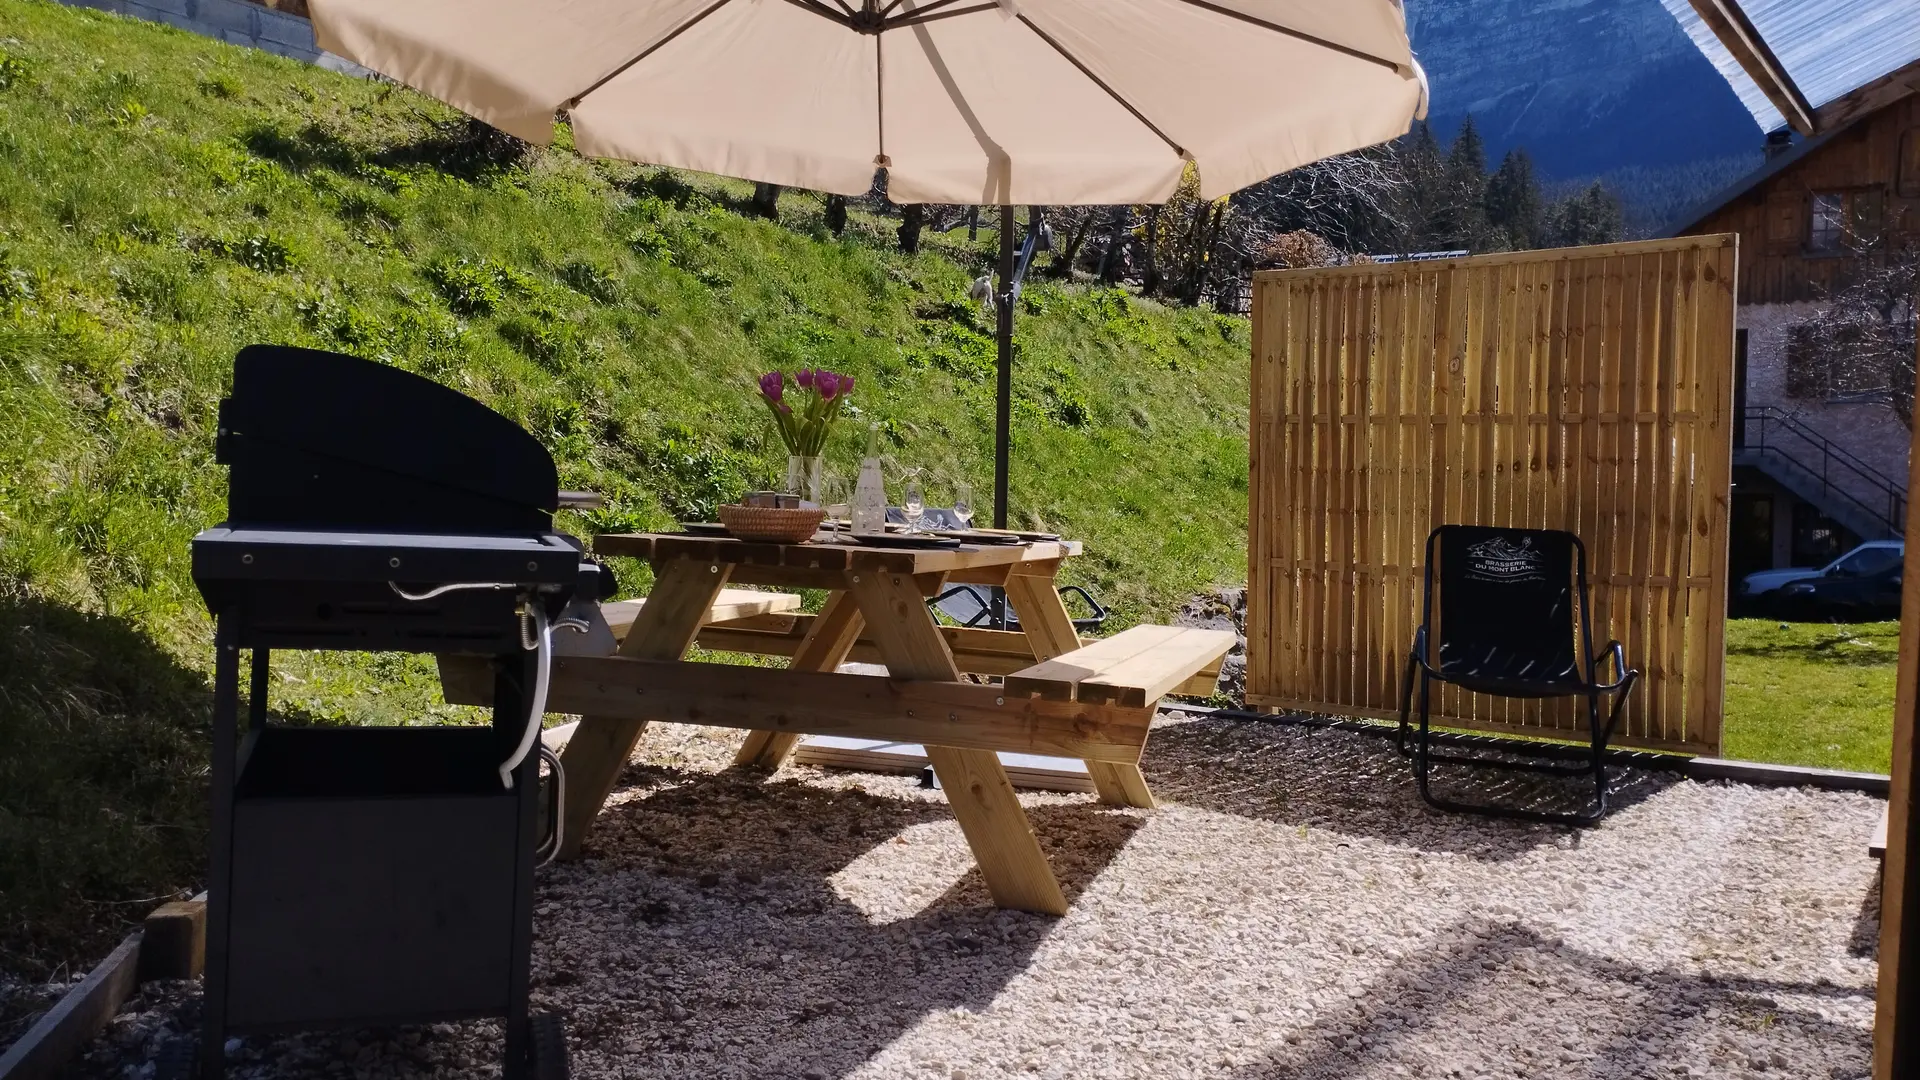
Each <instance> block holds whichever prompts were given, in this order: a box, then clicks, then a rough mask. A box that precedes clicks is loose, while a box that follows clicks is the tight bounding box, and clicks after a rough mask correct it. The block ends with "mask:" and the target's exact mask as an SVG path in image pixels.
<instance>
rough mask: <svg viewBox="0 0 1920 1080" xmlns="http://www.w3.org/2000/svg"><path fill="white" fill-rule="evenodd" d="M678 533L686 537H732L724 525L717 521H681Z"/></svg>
mask: <svg viewBox="0 0 1920 1080" xmlns="http://www.w3.org/2000/svg"><path fill="white" fill-rule="evenodd" d="M680 531H681V532H683V533H686V534H687V535H688V536H732V535H733V534H732V533H730V532H728V531H727V527H726V526H725V525H722V524H720V523H719V522H717V521H683V522H681V523H680Z"/></svg>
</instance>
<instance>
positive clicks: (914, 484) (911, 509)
mask: <svg viewBox="0 0 1920 1080" xmlns="http://www.w3.org/2000/svg"><path fill="white" fill-rule="evenodd" d="M900 508H901V509H902V510H905V511H906V512H907V514H906V516H907V531H908V532H910V533H917V532H919V531H920V519H921V518H922V517H923V516H925V514H926V512H927V496H926V492H924V491H922V490H921V488H920V474H919V473H917V472H916V473H913V474H911V475H909V476H908V477H907V497H906V501H905V502H904V503H902V504H901V507H900Z"/></svg>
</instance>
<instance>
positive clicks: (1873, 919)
mask: <svg viewBox="0 0 1920 1080" xmlns="http://www.w3.org/2000/svg"><path fill="white" fill-rule="evenodd" d="M1884 880H1885V876H1884V875H1882V874H1875V875H1873V884H1872V885H1870V886H1868V887H1867V895H1866V896H1864V897H1861V899H1860V914H1859V915H1858V916H1857V917H1855V919H1854V920H1853V933H1851V934H1848V935H1847V955H1848V956H1859V957H1865V958H1869V959H1877V958H1878V957H1879V955H1880V885H1881V883H1882V882H1883V881H1884Z"/></svg>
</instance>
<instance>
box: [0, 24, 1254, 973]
mask: <svg viewBox="0 0 1920 1080" xmlns="http://www.w3.org/2000/svg"><path fill="white" fill-rule="evenodd" d="M565 143H566V139H565V133H564V131H563V132H562V138H561V140H560V145H559V146H558V147H557V148H556V149H554V150H551V151H546V152H542V153H538V154H535V155H533V156H532V157H530V158H527V159H525V160H523V161H522V160H511V161H509V160H508V159H507V157H506V156H504V155H502V154H500V153H499V152H498V148H497V147H495V146H493V145H491V144H489V143H488V142H487V141H486V140H485V139H476V138H474V137H472V136H471V134H470V131H469V129H468V127H467V125H465V124H464V122H463V120H462V118H461V117H459V116H457V115H456V114H453V113H451V112H449V111H448V110H446V109H444V108H441V107H439V106H437V105H434V104H432V103H430V102H428V101H426V100H424V99H422V98H420V97H419V96H417V95H415V94H412V93H410V92H408V91H406V90H404V89H399V88H395V87H392V86H386V85H381V84H377V83H371V82H364V81H359V80H354V79H350V78H346V77H343V76H339V75H335V74H332V73H329V72H325V71H321V70H317V69H313V68H309V67H305V66H301V65H299V64H295V63H292V62H289V61H284V60H280V59H278V58H275V57H271V56H267V55H264V54H260V53H255V52H249V51H244V50H240V49H236V48H231V47H228V46H225V45H220V44H217V43H214V42H210V41H207V40H205V39H202V38H198V37H194V36H190V35H187V34H183V33H180V32H177V31H173V30H171V29H167V28H163V27H159V26H154V25H150V24H145V23H139V22H133V21H128V20H122V19H118V18H115V17H111V16H104V15H99V14H96V13H93V12H90V11H84V10H75V9H70V8H64V7H59V6H56V5H54V4H52V3H47V2H43V0H0V431H3V432H4V436H3V437H0V967H7V968H11V969H14V970H19V971H27V972H43V971H46V970H49V969H50V968H52V967H54V966H55V965H57V964H59V963H61V962H63V961H77V960H81V959H84V958H85V956H86V955H87V954H89V953H93V952H97V951H98V948H99V946H100V944H101V943H102V942H103V941H105V940H107V939H108V938H109V937H110V936H111V935H112V934H113V933H115V932H116V931H115V926H116V924H117V922H118V921H119V917H120V916H122V915H124V916H125V917H128V918H134V917H138V916H139V915H141V914H143V912H144V910H145V908H146V906H150V904H151V903H152V898H153V897H156V896H158V895H160V894H162V893H164V892H166V891H167V890H169V889H172V888H174V887H177V886H179V885H181V884H184V883H186V882H189V881H191V880H193V879H194V877H195V876H196V875H197V873H198V872H199V871H198V868H199V866H200V860H201V858H202V855H201V839H202V835H203V833H202V830H203V819H204V807H203V803H204V789H203V783H204V780H203V775H202V774H203V769H204V766H203V761H204V754H205V730H206V723H205V719H204V717H205V712H206V709H205V705H206V701H205V694H206V684H207V683H206V674H205V673H206V669H207V666H208V665H207V661H208V659H209V658H210V645H209V640H210V633H209V630H210V627H209V624H208V622H207V620H206V618H205V616H204V613H203V612H202V610H201V608H200V604H199V601H198V598H197V596H196V595H195V593H194V591H193V587H192V583H191V581H190V580H189V578H188V574H187V567H188V540H189V538H190V537H191V536H192V535H193V533H194V532H195V531H196V530H197V529H200V528H202V527H204V526H206V525H209V524H212V523H214V522H216V521H218V520H220V518H221V516H222V497H223V491H224V485H225V479H226V478H225V474H224V470H222V469H220V468H217V467H216V466H215V465H214V463H213V461H212V441H213V424H214V409H215V404H216V402H217V401H218V400H219V398H220V397H221V395H222V393H223V392H224V390H225V388H226V385H227V383H228V380H229V378H230V370H231V361H232V357H233V354H234V353H235V351H236V350H238V349H239V348H240V347H241V346H243V345H245V344H248V343H250V342H282V343H290V344H301V345H310V346H318V347H326V348H334V349H339V350H343V351H348V352H353V353H358V354H360V355H364V356H370V357H377V358H379V359H381V360H384V361H386V362H388V363H392V364H395V365H397V366H400V367H403V368H406V369H409V370H412V371H416V372H420V373H422V374H424V375H427V376H429V377H432V378H434V379H437V380H440V381H442V382H445V383H447V384H449V385H451V386H454V387H456V388H458V389H460V390H462V391H464V392H466V393H469V394H471V395H473V396H474V397H476V398H478V399H480V400H481V401H483V402H485V403H487V404H488V405H490V406H492V407H493V408H495V409H497V410H499V411H500V412H502V413H504V414H506V415H507V416H509V417H512V418H513V419H515V420H517V421H519V422H520V423H521V424H523V425H525V426H526V427H527V428H528V429H529V430H531V431H532V432H534V433H535V434H536V435H537V436H539V438H540V439H541V440H542V441H544V442H545V443H546V445H547V446H548V447H549V448H550V449H551V450H552V451H553V453H554V456H555V457H556V459H557V460H558V461H559V463H560V470H561V475H562V478H563V483H564V484H565V485H566V486H569V487H581V488H590V489H594V490H598V491H601V492H604V493H606V494H607V495H608V497H609V498H608V504H607V506H606V508H605V509H604V510H603V511H600V512H597V513H595V514H592V515H589V516H586V517H584V518H582V517H573V518H572V519H571V520H569V521H568V522H567V525H568V526H569V527H570V528H571V529H572V530H573V531H575V532H578V533H582V534H589V533H592V532H594V531H596V530H607V529H627V528H638V527H651V526H665V525H667V524H668V523H670V522H671V521H673V520H675V519H676V518H677V517H687V516H692V517H706V516H708V515H709V514H710V513H711V508H712V506H713V505H714V504H715V503H716V502H717V501H722V500H725V499H728V498H731V497H733V496H734V495H736V494H738V493H739V492H740V491H742V490H744V489H748V488H752V487H759V486H763V485H764V484H765V483H766V482H767V481H768V480H769V479H770V478H771V477H772V476H773V474H774V471H775V470H776V469H783V468H784V460H785V455H784V452H782V451H779V450H777V448H776V446H775V443H774V440H773V439H772V438H771V435H770V432H769V430H768V426H767V424H766V423H765V420H764V417H763V415H762V412H761V411H760V409H761V407H760V406H759V405H758V403H757V402H756V400H755V399H754V398H753V396H752V394H753V378H754V376H755V375H757V374H758V373H759V372H761V371H763V370H766V369H768V368H772V367H785V368H793V367H798V366H802V365H816V364H817V365H824V366H828V367H832V368H835V369H838V370H842V371H846V372H850V373H852V374H853V375H855V376H856V377H857V378H858V380H859V389H858V391H857V394H856V398H855V400H856V401H857V403H858V406H859V410H860V413H861V415H862V417H864V418H869V419H871V420H874V421H878V422H880V423H882V424H883V425H884V426H885V430H886V433H887V436H888V453H889V457H890V463H891V464H892V465H894V466H895V478H896V481H897V477H898V469H899V468H904V467H906V466H921V467H924V468H925V469H926V470H927V474H928V476H929V478H930V480H931V491H930V493H929V495H930V498H931V499H932V500H933V501H936V502H938V501H943V500H944V498H945V496H946V494H947V491H948V489H947V487H946V485H947V484H948V482H950V481H951V480H952V479H953V478H956V477H965V478H968V479H970V480H971V481H972V482H973V483H974V485H975V486H976V489H977V490H981V491H983V492H984V491H985V489H986V488H987V486H988V484H989V481H990V477H991V460H992V459H991V455H992V435H991V426H990V425H991V415H992V366H993V350H992V343H991V339H990V337H989V333H990V325H989V322H988V321H987V319H986V317H984V316H983V315H982V314H981V313H979V312H977V311H976V310H975V308H974V307H973V306H972V305H971V304H969V303H967V302H966V300H965V292H966V287H967V284H968V282H969V281H970V280H971V278H972V277H974V276H976V275H977V274H979V273H981V272H983V270H984V269H985V266H986V264H987V255H988V253H989V252H990V251H991V250H992V248H993V246H994V236H993V234H992V233H991V232H986V233H983V234H982V236H981V238H980V240H979V241H978V242H977V243H976V244H974V245H972V246H969V245H967V244H966V243H965V242H964V239H956V237H958V238H963V237H964V234H963V233H958V234H947V235H945V236H932V237H930V239H929V242H928V245H927V247H926V248H925V249H923V251H922V253H921V254H920V255H918V256H917V257H913V258H908V257H903V256H901V255H899V254H897V252H896V251H895V250H894V236H893V228H894V223H893V222H892V221H890V220H888V219H885V218H882V217H874V216H867V215H863V214H861V213H859V212H856V213H855V214H854V218H853V222H852V224H851V225H850V226H849V228H848V229H847V231H846V234H845V235H844V237H841V238H838V239H836V238H834V237H832V236H831V235H829V234H828V233H827V232H826V230H825V228H824V226H823V224H822V222H821V217H822V207H821V205H820V203H819V201H818V200H817V199H814V198H811V197H808V196H805V195H798V194H795V195H789V197H788V198H787V199H785V200H784V203H783V207H782V211H783V220H782V222H781V223H779V224H774V223H769V222H765V221H759V220H750V219H748V218H746V217H744V216H742V215H741V214H740V213H739V212H738V209H739V207H740V206H741V205H743V201H744V198H745V196H746V195H747V190H746V187H745V186H744V185H740V184H736V183H733V182H730V181H722V180H717V179H714V178H709V177H693V176H685V175H678V174H673V173H670V172H666V171H663V170H657V169H647V168H642V167H637V166H630V165H614V164H605V163H595V162H588V161H584V160H581V159H580V158H578V157H576V156H575V155H573V154H572V153H571V152H570V151H568V150H567V149H566V146H565ZM1020 315H1021V317H1020V327H1019V333H1020V345H1019V354H1018V360H1017V375H1016V380H1015V389H1016V394H1017V403H1016V413H1015V430H1016V442H1017V448H1016V457H1015V463H1016V464H1015V472H1014V496H1013V505H1014V509H1015V514H1014V517H1015V519H1016V522H1017V523H1020V524H1024V525H1029V526H1044V527H1047V528H1051V529H1056V530H1059V531H1062V532H1066V533H1070V534H1072V535H1074V536H1077V537H1081V538H1083V539H1085V540H1086V541H1087V542H1088V545H1087V550H1088V555H1087V557H1086V558H1084V559H1080V560H1076V565H1075V567H1074V568H1073V571H1072V574H1073V576H1074V577H1075V578H1076V579H1077V580H1080V581H1083V582H1085V583H1087V584H1089V585H1090V586H1093V587H1095V588H1096V589H1097V590H1098V592H1099V594H1100V595H1101V596H1102V597H1103V598H1104V599H1106V600H1108V601H1110V602H1112V603H1114V604H1115V605H1116V606H1117V608H1118V610H1119V612H1120V613H1121V615H1122V617H1123V618H1125V619H1138V618H1142V617H1146V616H1150V615H1154V614H1164V613H1166V612H1167V611H1168V610H1169V609H1170V608H1171V607H1173V606H1174V605H1176V604H1177V603H1178V602H1179V601H1180V600H1182V599H1184V598H1185V597H1186V596H1188V595H1189V594H1191V593H1193V592H1195V591H1197V590H1199V589H1201V588H1204V587H1205V586H1208V585H1210V584H1213V583H1216V582H1225V581H1237V580H1240V579H1242V577H1243V575H1244V554H1243V552H1244V544H1243V530H1244V521H1245V508H1246V481H1247V462H1246V393H1247V362H1246V354H1247V350H1248V340H1247V333H1248V331H1247V325H1246V323H1245V321H1244V320H1239V319H1230V318H1220V317H1216V316H1214V315H1212V314H1210V313H1206V312H1202V311H1192V310H1186V311H1174V310H1166V309H1162V308H1159V307H1157V306H1154V305H1151V304H1142V303H1139V302H1137V301H1135V300H1133V299H1131V298H1129V297H1128V296H1126V295H1124V294H1122V293H1119V292H1111V291H1099V290H1088V289H1085V288H1080V287H1062V286H1056V285H1051V284H1041V285H1038V286H1037V287H1035V288H1033V289H1031V290H1030V291H1029V292H1028V293H1027V295H1026V297H1025V299H1024V300H1023V302H1022V311H1021V313H1020ZM856 449H857V447H856V436H855V435H854V433H853V432H852V430H851V425H850V426H849V429H848V430H847V431H846V432H844V433H843V434H842V436H841V439H840V441H839V442H838V443H837V444H836V445H835V446H834V447H832V449H831V450H830V452H829V459H830V464H831V465H832V466H838V467H839V468H841V469H843V470H844V469H849V468H850V467H851V464H852V459H853V456H854V454H855V451H856ZM623 569H624V570H625V573H626V578H627V581H628V584H629V586H630V587H632V588H634V589H644V587H645V585H646V582H645V580H644V575H643V573H642V572H640V571H639V570H638V568H635V567H625V568H623ZM275 693H276V697H275V702H274V704H275V707H276V708H282V709H286V710H290V711H295V712H301V713H305V714H308V715H311V716H314V717H317V718H322V719H325V718H333V717H341V716H346V715H356V716H363V717H364V716H372V717H376V718H388V719H398V718H401V717H408V718H414V717H417V716H419V715H423V714H424V715H427V716H432V715H434V714H435V712H436V711H437V710H440V709H442V708H443V707H439V706H436V705H434V704H433V703H434V702H436V701H437V695H436V694H435V692H434V686H433V683H432V679H431V674H430V669H429V668H427V667H426V666H425V665H423V664H421V663H419V662H415V661H411V660H407V659H404V658H402V659H393V658H383V659H378V660H359V661H351V660H342V659H339V658H306V659H304V660H300V661H298V662H295V663H293V664H292V665H290V666H289V667H288V668H287V670H286V673H285V675H284V676H283V677H282V679H281V680H280V683H279V685H277V686H276V688H275Z"/></svg>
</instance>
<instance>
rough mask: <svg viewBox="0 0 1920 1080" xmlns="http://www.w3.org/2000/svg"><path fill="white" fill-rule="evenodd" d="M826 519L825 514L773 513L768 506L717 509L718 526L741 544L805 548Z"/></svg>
mask: <svg viewBox="0 0 1920 1080" xmlns="http://www.w3.org/2000/svg"><path fill="white" fill-rule="evenodd" d="M826 519H827V512H826V511H825V510H819V509H814V510H776V509H774V508H773V507H770V506H739V505H736V504H733V503H726V504H723V505H722V506H721V507H720V524H722V525H725V526H726V527H727V531H728V532H730V533H732V534H733V535H734V536H737V537H739V538H740V539H742V540H755V541H759V542H761V543H768V544H804V543H806V542H807V541H808V540H811V539H813V534H814V531H815V530H817V529H819V528H820V523H821V522H822V521H825V520H826Z"/></svg>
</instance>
